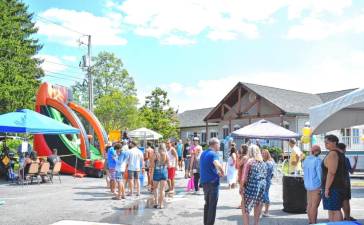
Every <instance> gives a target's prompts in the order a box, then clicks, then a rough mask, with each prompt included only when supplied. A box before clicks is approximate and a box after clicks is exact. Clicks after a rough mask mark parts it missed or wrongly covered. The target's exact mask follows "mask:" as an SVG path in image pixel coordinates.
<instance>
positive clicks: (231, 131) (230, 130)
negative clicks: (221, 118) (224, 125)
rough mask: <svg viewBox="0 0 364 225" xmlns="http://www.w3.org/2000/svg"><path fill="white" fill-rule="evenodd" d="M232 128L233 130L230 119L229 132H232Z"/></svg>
mask: <svg viewBox="0 0 364 225" xmlns="http://www.w3.org/2000/svg"><path fill="white" fill-rule="evenodd" d="M231 132H232V130H231V120H229V134H231Z"/></svg>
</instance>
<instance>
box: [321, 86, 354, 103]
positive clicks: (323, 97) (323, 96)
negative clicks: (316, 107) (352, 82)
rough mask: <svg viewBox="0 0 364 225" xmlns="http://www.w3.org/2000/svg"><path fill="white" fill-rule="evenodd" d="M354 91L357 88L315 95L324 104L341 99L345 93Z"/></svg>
mask: <svg viewBox="0 0 364 225" xmlns="http://www.w3.org/2000/svg"><path fill="white" fill-rule="evenodd" d="M356 89H357V88H353V89H347V90H342V91H333V92H326V93H319V94H317V95H318V96H320V98H321V100H322V103H325V102H329V101H331V100H334V99H337V98H338V97H341V96H343V95H346V94H347V93H350V92H352V91H355V90H356Z"/></svg>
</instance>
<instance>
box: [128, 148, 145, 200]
mask: <svg viewBox="0 0 364 225" xmlns="http://www.w3.org/2000/svg"><path fill="white" fill-rule="evenodd" d="M129 145H130V151H129V154H128V158H127V164H128V166H127V167H128V184H129V194H128V196H132V195H133V187H134V185H135V187H136V191H137V194H136V195H137V196H139V195H140V181H139V173H140V172H144V156H143V152H142V151H140V150H139V149H138V148H137V144H136V142H135V141H130V144H129ZM133 181H134V182H133Z"/></svg>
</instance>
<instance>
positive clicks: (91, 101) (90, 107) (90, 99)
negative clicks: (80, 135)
mask: <svg viewBox="0 0 364 225" xmlns="http://www.w3.org/2000/svg"><path fill="white" fill-rule="evenodd" d="M87 37H88V39H87V62H88V64H87V78H88V82H87V83H88V110H90V112H93V110H94V86H93V80H92V73H91V35H87Z"/></svg>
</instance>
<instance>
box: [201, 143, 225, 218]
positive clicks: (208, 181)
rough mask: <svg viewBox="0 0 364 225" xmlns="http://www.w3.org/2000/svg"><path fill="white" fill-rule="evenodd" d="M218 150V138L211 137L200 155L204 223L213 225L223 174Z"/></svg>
mask: <svg viewBox="0 0 364 225" xmlns="http://www.w3.org/2000/svg"><path fill="white" fill-rule="evenodd" d="M219 150H220V141H219V139H217V138H211V139H210V140H209V148H208V149H207V150H206V151H204V152H203V153H202V154H201V157H200V176H201V177H200V183H201V184H202V187H203V192H204V195H205V206H204V216H203V221H204V225H213V224H214V223H215V217H216V206H217V201H218V198H219V186H220V177H222V176H224V170H223V168H222V166H221V164H220V162H219V157H218V155H217V152H218V151H219Z"/></svg>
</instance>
